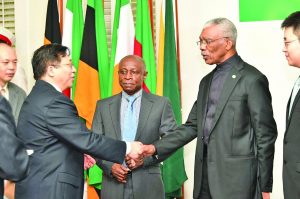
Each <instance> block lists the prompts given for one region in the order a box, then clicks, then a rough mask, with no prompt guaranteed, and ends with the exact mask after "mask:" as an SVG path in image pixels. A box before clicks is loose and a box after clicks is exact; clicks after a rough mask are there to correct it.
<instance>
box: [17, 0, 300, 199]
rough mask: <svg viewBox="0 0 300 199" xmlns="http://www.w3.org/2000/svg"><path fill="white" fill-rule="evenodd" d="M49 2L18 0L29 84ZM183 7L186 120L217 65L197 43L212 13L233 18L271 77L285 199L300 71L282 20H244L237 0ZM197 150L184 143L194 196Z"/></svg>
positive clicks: (241, 39) (241, 48)
mask: <svg viewBox="0 0 300 199" xmlns="http://www.w3.org/2000/svg"><path fill="white" fill-rule="evenodd" d="M158 2H159V0H158ZM46 4H47V1H46V0H43V1H41V0H30V1H24V0H17V1H15V6H16V37H17V53H18V56H19V60H20V62H21V64H22V65H23V67H24V68H25V69H26V74H27V77H28V79H29V85H30V86H29V87H30V88H31V86H32V85H33V84H34V80H33V79H32V69H31V64H30V58H31V56H32V53H33V51H34V50H35V49H36V48H38V47H39V46H40V45H42V44H43V38H44V27H45V15H46ZM157 5H159V3H158V4H157ZM157 7H159V6H157ZM178 8H179V31H180V32H179V34H180V52H181V78H182V110H183V121H185V120H186V118H187V116H188V113H189V111H190V109H191V107H192V105H193V103H194V101H195V99H196V96H197V92H198V84H199V82H200V80H201V78H202V77H203V76H204V75H206V74H207V73H208V72H210V71H211V70H212V69H213V66H207V65H206V64H205V63H204V62H203V60H202V57H201V55H200V50H199V48H198V47H197V45H196V43H195V42H196V41H197V40H198V37H199V34H200V32H201V29H202V26H203V24H204V23H205V22H206V21H207V20H209V19H211V18H215V17H226V18H229V19H230V20H232V21H233V22H234V23H235V24H236V26H237V28H238V42H237V43H238V45H237V49H238V52H239V54H240V56H241V57H242V58H243V59H244V60H245V61H247V62H248V63H250V64H252V65H254V66H256V67H257V68H258V69H259V70H261V71H262V72H263V73H264V74H266V76H267V77H268V79H269V82H270V90H271V93H272V97H273V108H274V115H275V120H276V122H277V125H278V138H277V142H276V154H275V163H274V186H273V193H272V195H271V198H272V199H283V194H282V180H281V168H282V139H283V134H284V128H285V107H286V103H287V100H288V97H289V95H290V92H291V89H292V86H293V82H294V81H295V79H296V77H297V76H298V75H299V70H298V69H295V68H292V67H289V66H288V65H287V63H286V60H285V58H284V55H283V53H282V52H281V49H282V46H283V38H282V31H281V29H280V23H281V21H267V22H251V23H250V22H248V23H240V22H239V17H238V16H239V13H238V1H237V0H210V1H204V0H189V1H184V0H182V1H178ZM194 151H195V141H193V142H192V143H190V144H188V145H186V146H185V165H186V171H187V174H188V177H189V180H188V181H187V182H186V183H185V198H186V199H191V198H192V190H193V171H194V154H195V153H194Z"/></svg>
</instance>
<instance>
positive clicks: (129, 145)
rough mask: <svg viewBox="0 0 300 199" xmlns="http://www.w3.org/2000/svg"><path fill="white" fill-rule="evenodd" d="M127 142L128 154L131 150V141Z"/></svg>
mask: <svg viewBox="0 0 300 199" xmlns="http://www.w3.org/2000/svg"><path fill="white" fill-rule="evenodd" d="M125 143H126V155H128V154H129V153H130V151H131V143H130V142H125Z"/></svg>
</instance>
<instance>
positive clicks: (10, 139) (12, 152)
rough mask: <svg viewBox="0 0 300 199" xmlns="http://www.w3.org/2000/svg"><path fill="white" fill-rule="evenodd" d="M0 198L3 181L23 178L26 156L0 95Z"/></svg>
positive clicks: (9, 112) (8, 111)
mask: <svg viewBox="0 0 300 199" xmlns="http://www.w3.org/2000/svg"><path fill="white" fill-rule="evenodd" d="M0 140H1V144H0V151H1V153H0V197H1V198H3V179H8V180H11V181H17V180H20V179H22V178H23V177H25V175H26V171H27V167H28V155H27V154H26V150H25V146H24V145H23V143H22V142H21V141H20V140H19V139H18V138H17V137H16V125H15V121H14V118H13V116H12V113H11V108H10V105H9V103H8V102H7V101H6V99H4V97H2V96H1V95H0Z"/></svg>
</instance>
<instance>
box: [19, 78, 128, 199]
mask: <svg viewBox="0 0 300 199" xmlns="http://www.w3.org/2000/svg"><path fill="white" fill-rule="evenodd" d="M17 135H18V136H19V137H20V138H21V140H22V141H23V142H24V143H25V145H26V147H27V149H32V150H34V153H33V154H32V155H30V159H29V174H28V176H27V177H26V178H25V179H24V180H22V181H20V182H18V183H16V193H15V198H16V199H29V198H30V199H41V198H43V199H59V198H64V199H82V197H83V154H84V153H87V154H90V155H92V156H95V157H99V158H103V159H106V160H110V161H114V162H119V163H122V162H123V160H124V157H125V151H126V144H125V143H124V142H121V141H116V140H113V139H110V138H105V137H103V136H101V135H98V134H96V133H91V132H90V131H89V130H88V129H87V128H86V126H85V124H84V123H83V122H82V121H81V120H80V118H79V116H78V113H77V109H76V107H75V105H74V103H73V102H72V101H71V100H70V99H69V98H67V97H66V96H64V95H63V94H62V93H60V92H58V91H57V90H56V89H55V88H54V87H53V86H52V85H50V84H49V83H47V82H45V81H42V80H38V81H37V82H36V84H35V86H34V87H33V89H32V91H31V92H30V94H29V95H28V97H27V98H26V100H25V101H24V103H23V106H22V109H21V112H20V115H19V123H18V126H17Z"/></svg>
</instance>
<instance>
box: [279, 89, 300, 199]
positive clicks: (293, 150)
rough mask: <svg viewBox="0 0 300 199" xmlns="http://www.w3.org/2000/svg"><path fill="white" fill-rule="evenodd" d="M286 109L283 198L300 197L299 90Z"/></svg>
mask: <svg viewBox="0 0 300 199" xmlns="http://www.w3.org/2000/svg"><path fill="white" fill-rule="evenodd" d="M290 100H291V99H289V102H288V105H287V110H286V130H285V134H284V140H283V175H282V177H283V192H284V198H285V199H294V198H300V132H299V130H300V92H298V93H297V95H296V97H295V99H294V103H293V105H292V109H291V113H290V117H289V107H290Z"/></svg>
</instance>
